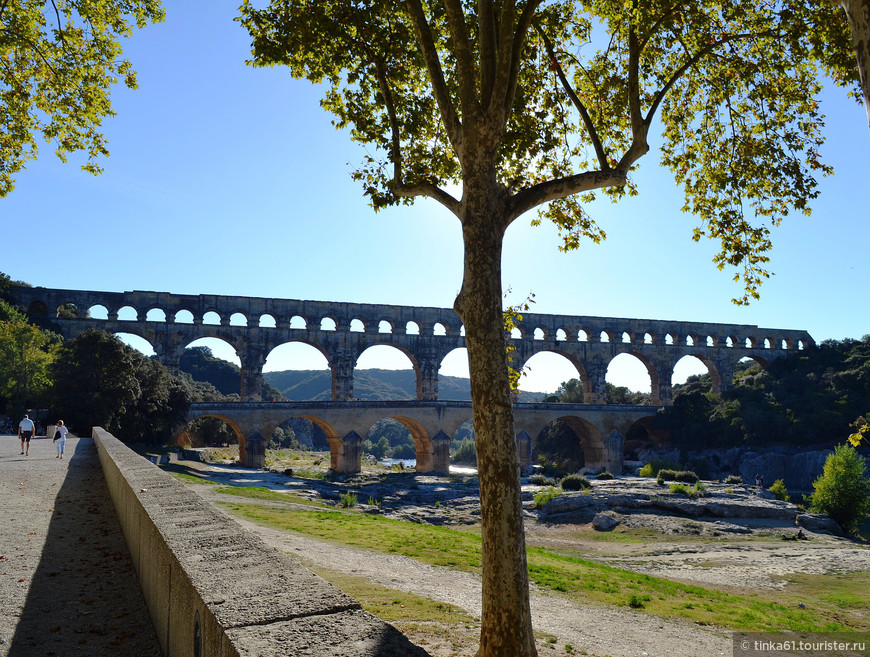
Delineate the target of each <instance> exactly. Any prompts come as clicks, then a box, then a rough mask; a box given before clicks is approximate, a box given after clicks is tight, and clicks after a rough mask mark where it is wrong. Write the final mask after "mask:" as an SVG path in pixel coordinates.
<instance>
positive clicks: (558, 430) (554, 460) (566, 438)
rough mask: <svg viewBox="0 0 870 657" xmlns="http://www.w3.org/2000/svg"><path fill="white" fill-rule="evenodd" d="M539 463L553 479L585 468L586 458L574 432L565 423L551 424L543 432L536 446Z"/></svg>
mask: <svg viewBox="0 0 870 657" xmlns="http://www.w3.org/2000/svg"><path fill="white" fill-rule="evenodd" d="M535 449H536V451H537V461H538V463H539V464H540V465H542V466H543V467H544V473H545V474H546V475H548V476H551V477H558V476H564V475H566V474H568V473H570V472H576V471H577V470H579V469H580V468H582V467H583V465H584V463H585V462H586V457H585V455H584V453H583V445H582V444H581V443H580V439H579V438H578V437H577V434H576V433H574V430H573V429H571V427H569V426H568V425H567V424H566V423H565V422H562V421H561V420H557V421H555V422H551V423H550V424H548V425H547V426H546V427H544V430H543V431H541V433H540V435H539V436H538V439H537V442H536V444H535Z"/></svg>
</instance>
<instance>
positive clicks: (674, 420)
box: [654, 335, 870, 448]
mask: <svg viewBox="0 0 870 657" xmlns="http://www.w3.org/2000/svg"><path fill="white" fill-rule="evenodd" d="M868 407H870V335H865V336H864V337H863V338H861V339H860V340H856V339H845V340H826V341H824V342H822V343H821V344H819V345H815V346H812V347H809V348H807V349H804V350H801V351H798V352H795V353H793V354H791V355H789V356H787V357H785V358H778V359H776V360H774V361H772V362H771V363H770V365H769V366H768V367H767V368H765V369H762V368H761V367H759V366H758V365H757V364H755V363H751V362H749V363H744V366H743V368H741V369H739V370H738V371H737V373H736V374H735V377H734V385H733V386H732V387H731V388H730V389H728V390H726V391H724V392H723V393H722V394H721V395H715V394H713V393H712V391H711V381H710V376H709V375H701V376H693V377H690V378H689V379H688V380H687V381H686V383H685V384H684V385H680V386H675V387H674V404H673V406H671V407H669V408H666V409H664V410H663V411H662V412H660V413H659V415H658V416H657V417H656V419H655V422H654V427H656V428H657V429H660V430H664V431H666V432H667V433H668V435H669V436H670V440H671V441H672V442H673V443H674V444H675V445H676V446H679V447H687V448H688V447H690V446H692V445H699V444H702V445H705V446H709V447H735V446H740V445H745V446H763V445H774V444H783V445H792V446H809V445H820V446H826V447H831V446H833V445H836V444H838V443H841V442H842V441H843V439H844V437H846V436H848V435H849V434H850V433H851V429H850V426H852V425H854V424H855V422H856V421H857V420H858V419H859V418H860V417H862V416H863V415H864V414H866V413H867V411H868Z"/></svg>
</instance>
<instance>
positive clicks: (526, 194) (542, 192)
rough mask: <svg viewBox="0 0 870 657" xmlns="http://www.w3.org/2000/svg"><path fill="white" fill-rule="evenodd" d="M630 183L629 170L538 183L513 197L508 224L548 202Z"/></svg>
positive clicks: (588, 174) (583, 174) (592, 173)
mask: <svg viewBox="0 0 870 657" xmlns="http://www.w3.org/2000/svg"><path fill="white" fill-rule="evenodd" d="M626 182H628V170H627V169H623V168H619V169H609V170H605V171H586V172H584V173H578V174H576V175H573V176H566V177H564V178H558V179H556V180H548V181H546V182H542V183H538V184H537V185H534V186H532V187H529V188H528V189H524V190H522V191H520V192H517V193H516V194H514V195H513V197H511V199H510V202H509V207H508V213H507V214H508V216H507V217H506V223H507V224H510V223H511V222H512V221H513V220H514V219H516V218H517V217H519V216H520V215H521V214H523V213H524V212H527V211H529V210H531V209H532V208H536V207H537V206H539V205H542V204H544V203H547V202H548V201H555V200H556V199H560V198H566V197H568V196H573V195H574V194H581V193H583V192H588V191H591V190H593V189H603V188H605V187H618V186H620V185H624V184H625V183H626Z"/></svg>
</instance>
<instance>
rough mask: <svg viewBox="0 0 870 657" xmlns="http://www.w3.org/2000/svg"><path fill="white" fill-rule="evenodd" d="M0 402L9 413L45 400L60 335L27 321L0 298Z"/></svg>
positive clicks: (19, 411)
mask: <svg viewBox="0 0 870 657" xmlns="http://www.w3.org/2000/svg"><path fill="white" fill-rule="evenodd" d="M0 304H2V307H0V313H2V316H5V317H7V318H8V319H6V320H0V402H2V403H3V405H4V406H5V410H6V412H7V413H9V414H10V415H12V416H18V415H21V414H22V413H23V412H24V411H25V410H27V409H28V408H30V407H32V406H38V405H40V402H41V403H45V402H46V393H47V392H48V391H49V389H50V387H51V375H50V368H51V365H52V363H53V362H54V360H55V358H56V354H57V349H58V345H59V343H60V340H61V338H60V336H59V335H56V334H53V333H51V332H49V331H45V330H43V329H40V328H39V327H37V326H34V325H33V324H30V323H28V322H27V321H26V320H25V319H24V318H23V317H22V316H21V315H20V313H18V312H17V311H16V310H15V309H14V308H13V307H11V306H9V305H8V304H6V303H5V302H0Z"/></svg>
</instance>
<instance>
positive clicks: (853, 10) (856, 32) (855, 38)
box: [836, 0, 870, 124]
mask: <svg viewBox="0 0 870 657" xmlns="http://www.w3.org/2000/svg"><path fill="white" fill-rule="evenodd" d="M836 1H837V4H839V5H840V7H842V8H843V10H844V11H845V12H846V16H847V17H848V18H849V25H850V27H851V28H852V42H853V43H854V44H855V58H856V60H857V62H858V77H859V79H860V81H861V91H862V92H863V94H864V109H865V110H866V112H867V121H868V124H870V0H836Z"/></svg>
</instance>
